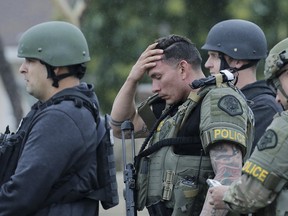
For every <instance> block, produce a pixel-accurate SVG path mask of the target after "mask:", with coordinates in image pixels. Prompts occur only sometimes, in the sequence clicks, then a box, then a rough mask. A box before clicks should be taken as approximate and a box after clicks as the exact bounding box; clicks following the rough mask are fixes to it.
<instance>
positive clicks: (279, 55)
mask: <svg viewBox="0 0 288 216" xmlns="http://www.w3.org/2000/svg"><path fill="white" fill-rule="evenodd" d="M286 63H288V38H286V39H284V40H282V41H280V42H279V43H277V44H276V45H275V46H274V47H273V48H272V49H271V50H270V52H269V55H268V57H267V58H266V61H265V69H264V75H265V79H266V80H267V81H271V80H272V79H274V78H276V77H278V76H280V75H281V73H280V69H281V68H282V67H283V66H284V65H285V64H286Z"/></svg>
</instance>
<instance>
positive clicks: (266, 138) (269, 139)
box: [257, 130, 278, 151]
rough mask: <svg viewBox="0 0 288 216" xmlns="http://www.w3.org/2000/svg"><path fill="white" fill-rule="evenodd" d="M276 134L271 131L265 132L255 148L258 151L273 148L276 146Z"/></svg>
mask: <svg viewBox="0 0 288 216" xmlns="http://www.w3.org/2000/svg"><path fill="white" fill-rule="evenodd" d="M277 140H278V138H277V134H276V133H275V131H273V130H267V131H266V132H265V133H264V134H263V136H262V137H261V139H260V140H259V141H258V144H257V148H258V150H259V151H262V150H264V149H270V148H275V146H276V145H277Z"/></svg>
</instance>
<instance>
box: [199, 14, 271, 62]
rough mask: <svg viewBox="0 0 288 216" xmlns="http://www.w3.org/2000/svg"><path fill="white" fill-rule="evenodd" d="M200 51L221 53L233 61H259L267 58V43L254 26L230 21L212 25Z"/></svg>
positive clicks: (241, 21)
mask: <svg viewBox="0 0 288 216" xmlns="http://www.w3.org/2000/svg"><path fill="white" fill-rule="evenodd" d="M201 49H203V50H207V51H217V52H221V53H224V54H226V55H227V56H230V57H232V58H233V59H239V60H259V59H262V58H266V56H267V41H266V37H265V35H264V33H263V31H262V30H261V28H260V27H259V26H257V25H256V24H254V23H252V22H249V21H246V20H241V19H231V20H225V21H222V22H219V23H217V24H216V25H214V26H213V27H212V28H211V30H210V31H209V33H208V36H207V38H206V42H205V44H204V45H203V46H202V48H201Z"/></svg>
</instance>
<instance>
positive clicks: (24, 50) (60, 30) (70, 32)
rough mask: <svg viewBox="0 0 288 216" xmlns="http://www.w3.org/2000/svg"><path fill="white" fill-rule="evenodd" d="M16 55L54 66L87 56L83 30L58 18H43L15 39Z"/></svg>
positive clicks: (71, 62)
mask: <svg viewBox="0 0 288 216" xmlns="http://www.w3.org/2000/svg"><path fill="white" fill-rule="evenodd" d="M18 57H20V58H35V59H39V60H41V61H43V62H45V63H46V64H49V65H51V66H55V67H58V66H68V65H75V64H81V63H84V62H87V61H89V60H90V56H89V49H88V45H87V41H86V39H85V37H84V35H83V33H82V32H81V31H80V30H79V29H78V28H77V27H76V26H74V25H72V24H70V23H67V22H62V21H51V22H44V23H41V24H38V25H35V26H33V27H31V28H30V29H28V30H27V31H26V32H24V34H23V35H22V36H21V38H20V40H19V46H18Z"/></svg>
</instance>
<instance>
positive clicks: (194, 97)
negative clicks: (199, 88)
mask: <svg viewBox="0 0 288 216" xmlns="http://www.w3.org/2000/svg"><path fill="white" fill-rule="evenodd" d="M188 98H189V99H191V100H192V101H194V102H198V101H199V100H200V98H201V97H200V96H199V95H198V94H197V93H196V92H192V91H191V92H190V94H189V96H188Z"/></svg>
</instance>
